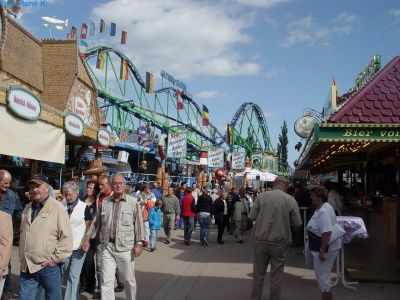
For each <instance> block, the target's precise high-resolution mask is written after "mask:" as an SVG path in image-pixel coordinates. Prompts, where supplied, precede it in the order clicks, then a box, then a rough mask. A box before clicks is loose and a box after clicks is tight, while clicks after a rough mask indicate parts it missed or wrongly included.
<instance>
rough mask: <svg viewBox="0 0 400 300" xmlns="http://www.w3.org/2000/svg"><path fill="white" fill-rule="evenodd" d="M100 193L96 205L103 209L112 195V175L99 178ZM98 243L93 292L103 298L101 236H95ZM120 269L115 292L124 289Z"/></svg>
mask: <svg viewBox="0 0 400 300" xmlns="http://www.w3.org/2000/svg"><path fill="white" fill-rule="evenodd" d="M99 190H100V192H99V194H98V195H97V197H96V205H97V210H100V209H101V206H102V204H103V200H104V199H105V198H107V197H110V196H111V195H112V189H111V177H110V176H102V177H100V179H99ZM95 244H96V276H97V286H96V289H95V291H94V293H93V299H100V298H101V286H102V285H103V275H102V266H103V264H102V260H101V257H102V255H103V249H102V247H101V243H100V240H99V237H98V236H96V238H95ZM119 277H120V276H119V273H118V270H117V272H116V273H115V278H116V279H117V287H116V288H115V292H122V291H123V290H124V284H123V283H122V282H121V280H120V278H119Z"/></svg>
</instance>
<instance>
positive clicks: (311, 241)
mask: <svg viewBox="0 0 400 300" xmlns="http://www.w3.org/2000/svg"><path fill="white" fill-rule="evenodd" d="M307 234H308V245H309V247H310V250H311V251H316V252H319V250H320V249H321V237H320V236H318V235H316V234H314V233H312V232H311V231H307ZM328 249H329V246H328V247H326V249H325V252H328Z"/></svg>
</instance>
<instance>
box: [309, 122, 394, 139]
mask: <svg viewBox="0 0 400 300" xmlns="http://www.w3.org/2000/svg"><path fill="white" fill-rule="evenodd" d="M314 141H315V143H319V142H395V143H397V142H399V141H400V126H396V127H394V126H390V125H389V126H379V125H378V126H365V127H359V126H351V125H349V126H348V127H322V126H321V127H319V126H316V128H314Z"/></svg>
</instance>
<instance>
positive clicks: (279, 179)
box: [275, 175, 289, 184]
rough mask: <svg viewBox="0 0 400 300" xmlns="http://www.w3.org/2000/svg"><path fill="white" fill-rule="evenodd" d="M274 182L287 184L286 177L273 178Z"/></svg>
mask: <svg viewBox="0 0 400 300" xmlns="http://www.w3.org/2000/svg"><path fill="white" fill-rule="evenodd" d="M275 181H281V182H283V183H286V184H289V180H288V179H287V177H285V176H282V175H279V176H278V177H276V178H275Z"/></svg>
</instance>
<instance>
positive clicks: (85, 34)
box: [81, 23, 88, 40]
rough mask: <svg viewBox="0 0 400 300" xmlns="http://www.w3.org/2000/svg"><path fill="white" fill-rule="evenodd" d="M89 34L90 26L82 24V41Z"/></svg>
mask: <svg viewBox="0 0 400 300" xmlns="http://www.w3.org/2000/svg"><path fill="white" fill-rule="evenodd" d="M87 32H88V26H87V25H86V24H85V23H82V26H81V40H84V39H86V36H87Z"/></svg>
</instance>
